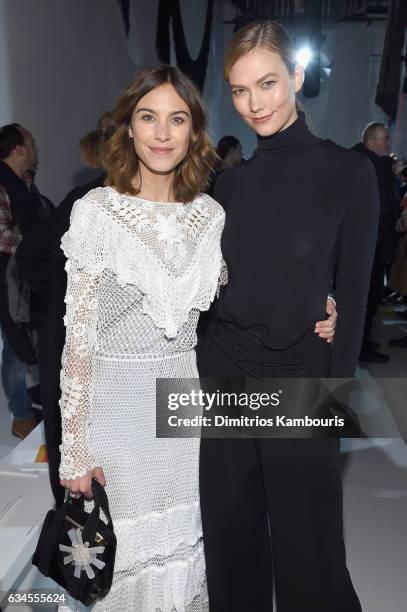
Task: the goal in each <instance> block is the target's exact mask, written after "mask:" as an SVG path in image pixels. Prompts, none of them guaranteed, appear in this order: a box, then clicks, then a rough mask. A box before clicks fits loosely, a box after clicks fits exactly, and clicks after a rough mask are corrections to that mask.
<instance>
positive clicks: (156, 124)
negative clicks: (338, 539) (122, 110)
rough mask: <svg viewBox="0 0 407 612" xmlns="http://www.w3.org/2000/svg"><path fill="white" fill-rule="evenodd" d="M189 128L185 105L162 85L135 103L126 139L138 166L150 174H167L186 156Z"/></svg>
mask: <svg viewBox="0 0 407 612" xmlns="http://www.w3.org/2000/svg"><path fill="white" fill-rule="evenodd" d="M191 128H192V118H191V112H190V110H189V108H188V106H187V104H186V103H185V102H184V101H183V99H182V98H181V97H180V96H179V95H178V94H177V92H176V91H175V89H174V87H173V86H172V85H171V84H170V83H166V84H164V85H160V86H159V87H156V88H155V89H153V90H151V91H150V92H149V93H148V94H146V95H145V96H143V97H142V98H141V99H140V100H139V102H138V103H137V105H136V107H135V109H134V111H133V114H132V117H131V122H130V125H129V136H130V138H132V139H133V143H134V149H135V151H136V154H137V157H138V158H139V160H140V162H141V164H142V165H144V166H145V167H146V168H148V170H150V171H151V172H154V173H158V174H169V173H171V172H173V171H174V170H175V168H176V167H177V166H178V164H179V163H180V162H181V161H182V160H183V159H184V157H185V156H186V154H187V151H188V145H189V139H190V136H191Z"/></svg>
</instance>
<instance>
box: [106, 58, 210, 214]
mask: <svg viewBox="0 0 407 612" xmlns="http://www.w3.org/2000/svg"><path fill="white" fill-rule="evenodd" d="M166 83H170V84H171V85H172V86H173V87H174V89H175V91H176V92H177V94H178V95H179V96H180V97H181V98H182V100H183V101H184V102H185V104H186V105H187V106H188V108H189V111H190V113H191V118H192V129H191V136H190V140H189V145H188V151H187V154H186V156H185V158H184V159H183V160H182V161H181V162H180V163H179V164H178V166H177V167H176V169H175V177H174V184H173V191H174V197H175V199H176V200H177V201H179V202H190V201H191V200H193V199H194V197H196V196H197V195H198V194H199V193H200V192H202V191H203V190H204V189H205V187H206V184H207V180H208V176H209V173H210V172H211V170H212V168H213V165H214V162H215V160H216V152H215V149H214V147H213V145H212V142H211V140H210V138H209V136H208V134H207V132H206V129H207V118H206V113H205V108H204V105H203V102H202V99H201V96H200V95H199V92H198V90H197V89H196V87H195V85H194V84H193V83H192V81H191V80H190V79H189V78H188V77H187V76H186V75H185V74H183V73H182V72H181V71H180V70H178V68H175V67H173V66H167V65H161V66H153V67H150V68H145V69H144V70H143V71H142V72H140V73H139V74H138V75H137V77H136V78H135V79H134V81H133V82H132V83H130V85H129V86H128V87H127V89H126V90H125V91H124V92H123V93H122V94H121V96H120V97H119V99H118V101H117V103H116V106H115V107H114V109H113V117H114V120H115V124H116V126H115V130H114V133H113V135H112V136H111V138H109V140H108V141H107V142H106V143H105V144H104V147H103V160H104V164H105V167H106V170H107V178H106V181H105V184H106V185H110V186H112V187H114V188H115V189H116V190H117V191H118V192H119V193H127V194H130V195H137V194H138V193H140V189H136V188H135V187H134V186H133V185H132V179H133V178H134V176H135V175H136V174H137V173H138V170H139V160H138V157H137V154H136V152H135V150H134V145H133V141H132V140H131V139H130V138H129V133H128V128H129V125H130V121H131V117H132V114H133V111H134V109H135V107H136V105H137V103H138V102H139V101H140V100H141V98H143V97H144V96H145V95H147V94H148V93H149V92H150V91H152V90H153V89H155V88H156V87H159V86H160V85H164V84H166Z"/></svg>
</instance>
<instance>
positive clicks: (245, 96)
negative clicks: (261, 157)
mask: <svg viewBox="0 0 407 612" xmlns="http://www.w3.org/2000/svg"><path fill="white" fill-rule="evenodd" d="M303 80H304V72H303V69H302V68H301V67H300V66H297V67H296V69H295V72H294V74H293V75H290V73H289V72H288V70H287V67H286V65H285V64H284V62H283V60H282V59H281V56H280V55H279V54H278V53H274V52H273V51H269V49H264V48H261V47H258V48H256V49H252V51H249V53H246V55H244V56H243V57H240V58H239V59H238V60H237V61H236V62H235V63H234V64H233V66H232V69H231V71H230V74H229V85H230V91H231V94H232V99H233V104H234V106H235V109H236V110H237V112H238V113H239V115H240V116H241V117H242V119H243V120H244V121H246V123H247V124H248V125H249V126H250V127H251V128H253V130H255V131H256V132H257V134H259V135H260V136H271V134H274V133H276V132H279V131H281V130H283V129H285V128H286V127H288V126H289V125H290V124H291V123H293V122H294V121H295V120H296V118H297V116H298V115H297V111H296V108H295V94H296V92H297V91H299V90H300V89H301V87H302V83H303Z"/></svg>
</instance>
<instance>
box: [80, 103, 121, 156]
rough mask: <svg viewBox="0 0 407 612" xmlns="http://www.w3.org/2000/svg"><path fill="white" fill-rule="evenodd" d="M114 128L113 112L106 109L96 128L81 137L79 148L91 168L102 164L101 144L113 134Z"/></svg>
mask: <svg viewBox="0 0 407 612" xmlns="http://www.w3.org/2000/svg"><path fill="white" fill-rule="evenodd" d="M114 128H115V123H114V119H113V113H112V112H111V111H106V112H105V113H103V115H101V117H100V119H99V121H98V124H97V128H96V130H92V131H91V132H88V133H87V134H86V135H85V136H84V137H83V138H81V140H80V141H79V148H80V150H81V153H82V157H83V160H84V162H85V164H86V165H87V166H90V167H91V168H101V167H102V166H103V155H102V146H103V143H104V142H105V141H106V140H107V139H108V138H110V136H111V135H112V134H113V132H114Z"/></svg>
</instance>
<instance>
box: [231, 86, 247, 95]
mask: <svg viewBox="0 0 407 612" xmlns="http://www.w3.org/2000/svg"><path fill="white" fill-rule="evenodd" d="M245 91H246V90H245V89H243V88H240V89H233V90H232V96H241V95H242V94H243V93H244V92H245Z"/></svg>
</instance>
